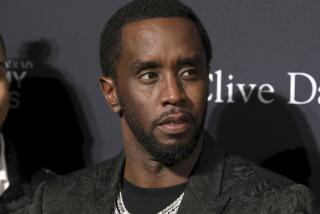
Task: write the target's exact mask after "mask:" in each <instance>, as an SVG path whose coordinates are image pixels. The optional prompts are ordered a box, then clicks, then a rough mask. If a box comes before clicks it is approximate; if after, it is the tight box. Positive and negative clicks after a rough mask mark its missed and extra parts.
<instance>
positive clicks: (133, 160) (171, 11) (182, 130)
mask: <svg viewBox="0 0 320 214" xmlns="http://www.w3.org/2000/svg"><path fill="white" fill-rule="evenodd" d="M100 48H101V49H100V56H101V64H102V69H103V72H104V75H103V77H101V79H100V81H101V88H102V91H103V93H104V96H105V98H106V101H107V103H108V105H109V106H110V107H111V109H112V110H113V111H114V112H116V113H118V114H119V117H120V126H121V130H122V138H123V146H124V150H123V152H122V153H121V154H119V155H118V156H117V157H116V158H114V159H111V160H108V161H106V162H104V163H101V164H99V165H97V166H95V167H93V168H89V169H85V170H83V171H80V172H76V173H73V174H71V175H68V176H66V177H63V178H59V179H57V180H54V181H50V182H47V183H44V184H42V185H41V187H40V188H39V189H38V191H37V193H36V194H35V200H34V203H33V204H32V206H31V213H46V214H50V213H68V214H70V213H298V212H301V213H317V212H318V211H317V210H316V209H317V208H316V202H315V200H314V199H313V196H312V194H311V192H310V191H309V190H308V189H307V188H306V187H304V186H302V185H297V184H294V183H293V182H291V181H289V180H287V179H286V178H284V177H281V176H279V175H276V174H273V173H271V172H269V171H266V170H264V169H262V168H259V167H258V166H256V165H255V164H253V163H250V162H248V161H246V160H243V159H241V158H239V157H235V156H228V155H223V154H221V153H220V152H219V151H218V150H217V149H216V147H215V145H214V142H213V140H212V139H211V137H210V136H209V135H208V134H207V133H206V132H205V131H204V130H203V121H204V117H205V113H206V107H207V101H206V100H207V94H208V69H209V63H210V60H211V44H210V40H209V38H208V35H207V33H206V31H205V29H204V28H203V26H202V24H201V23H200V21H199V19H198V18H197V16H196V15H195V14H194V13H193V12H192V11H191V9H190V8H188V7H187V6H185V5H184V4H182V3H181V2H179V1H177V0H136V1H133V2H131V3H129V4H128V5H126V6H125V7H123V8H122V9H120V10H119V11H117V13H116V14H115V15H113V16H112V18H111V19H110V20H109V22H108V23H107V25H106V27H105V29H104V31H103V33H102V35H101V47H100Z"/></svg>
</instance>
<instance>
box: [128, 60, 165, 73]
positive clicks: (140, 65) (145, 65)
mask: <svg viewBox="0 0 320 214" xmlns="http://www.w3.org/2000/svg"><path fill="white" fill-rule="evenodd" d="M160 67H161V64H160V63H157V62H154V61H141V60H136V61H135V62H134V63H133V64H132V65H131V70H132V71H134V72H139V71H142V70H146V69H154V68H160Z"/></svg>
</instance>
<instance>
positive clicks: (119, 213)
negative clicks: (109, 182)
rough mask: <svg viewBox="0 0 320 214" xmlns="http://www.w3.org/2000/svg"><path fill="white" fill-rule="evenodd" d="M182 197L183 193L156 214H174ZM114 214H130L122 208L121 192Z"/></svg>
mask: <svg viewBox="0 0 320 214" xmlns="http://www.w3.org/2000/svg"><path fill="white" fill-rule="evenodd" d="M183 195H184V193H182V194H181V195H180V196H179V197H178V198H177V199H176V200H175V201H174V202H172V203H171V204H170V205H169V206H167V207H166V208H165V209H163V210H161V211H160V212H158V213H157V214H176V213H177V212H178V209H179V207H180V204H181V201H182V198H183ZM114 214H130V212H129V211H128V210H127V209H126V207H125V206H124V203H123V199H122V193H121V190H120V191H119V194H118V198H117V201H116V205H115V209H114Z"/></svg>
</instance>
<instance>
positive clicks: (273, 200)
mask: <svg viewBox="0 0 320 214" xmlns="http://www.w3.org/2000/svg"><path fill="white" fill-rule="evenodd" d="M222 194H226V195H231V198H232V199H231V200H232V202H231V203H230V206H229V209H231V210H232V209H234V210H235V209H241V210H243V211H244V213H252V212H254V213H294V212H295V211H297V210H301V211H302V210H303V211H304V212H305V213H317V212H318V209H319V207H318V205H316V204H317V203H318V202H317V199H316V198H315V196H314V195H313V194H312V192H311V191H310V190H309V189H308V188H307V187H305V186H303V185H300V184H296V183H294V182H293V181H291V180H289V179H288V178H286V177H284V176H282V175H279V174H276V173H274V172H272V171H269V170H267V169H264V168H262V167H260V166H258V165H256V164H255V163H252V162H250V161H248V160H246V159H243V158H241V157H239V156H233V155H226V157H225V169H224V179H223V185H222ZM315 210H317V211H316V212H315Z"/></svg>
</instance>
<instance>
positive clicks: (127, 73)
mask: <svg viewBox="0 0 320 214" xmlns="http://www.w3.org/2000/svg"><path fill="white" fill-rule="evenodd" d="M121 39H122V40H121V45H122V54H121V56H120V57H119V60H118V62H117V93H118V99H119V101H120V105H121V109H122V111H123V115H124V119H125V121H126V123H127V125H128V127H129V129H128V130H130V131H131V132H132V133H133V136H134V137H135V138H136V140H137V141H138V142H139V143H141V144H142V145H143V146H144V148H145V149H146V150H147V151H148V152H149V153H150V154H151V156H153V158H154V159H155V160H157V161H159V162H161V163H163V164H165V165H167V166H172V165H174V164H176V163H178V162H180V161H181V160H183V159H185V158H187V157H188V156H189V155H190V154H191V152H192V151H193V148H194V146H195V144H196V142H197V139H198V136H199V134H200V132H201V129H202V125H203V120H204V116H205V112H206V105H207V99H206V98H207V91H208V71H207V62H206V55H205V51H204V48H203V46H202V43H201V40H200V36H199V34H198V31H197V29H196V27H195V25H194V24H193V22H191V21H189V20H188V19H185V18H155V19H147V20H142V21H137V22H133V23H130V24H127V25H125V26H124V27H123V28H122V38H121Z"/></svg>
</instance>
